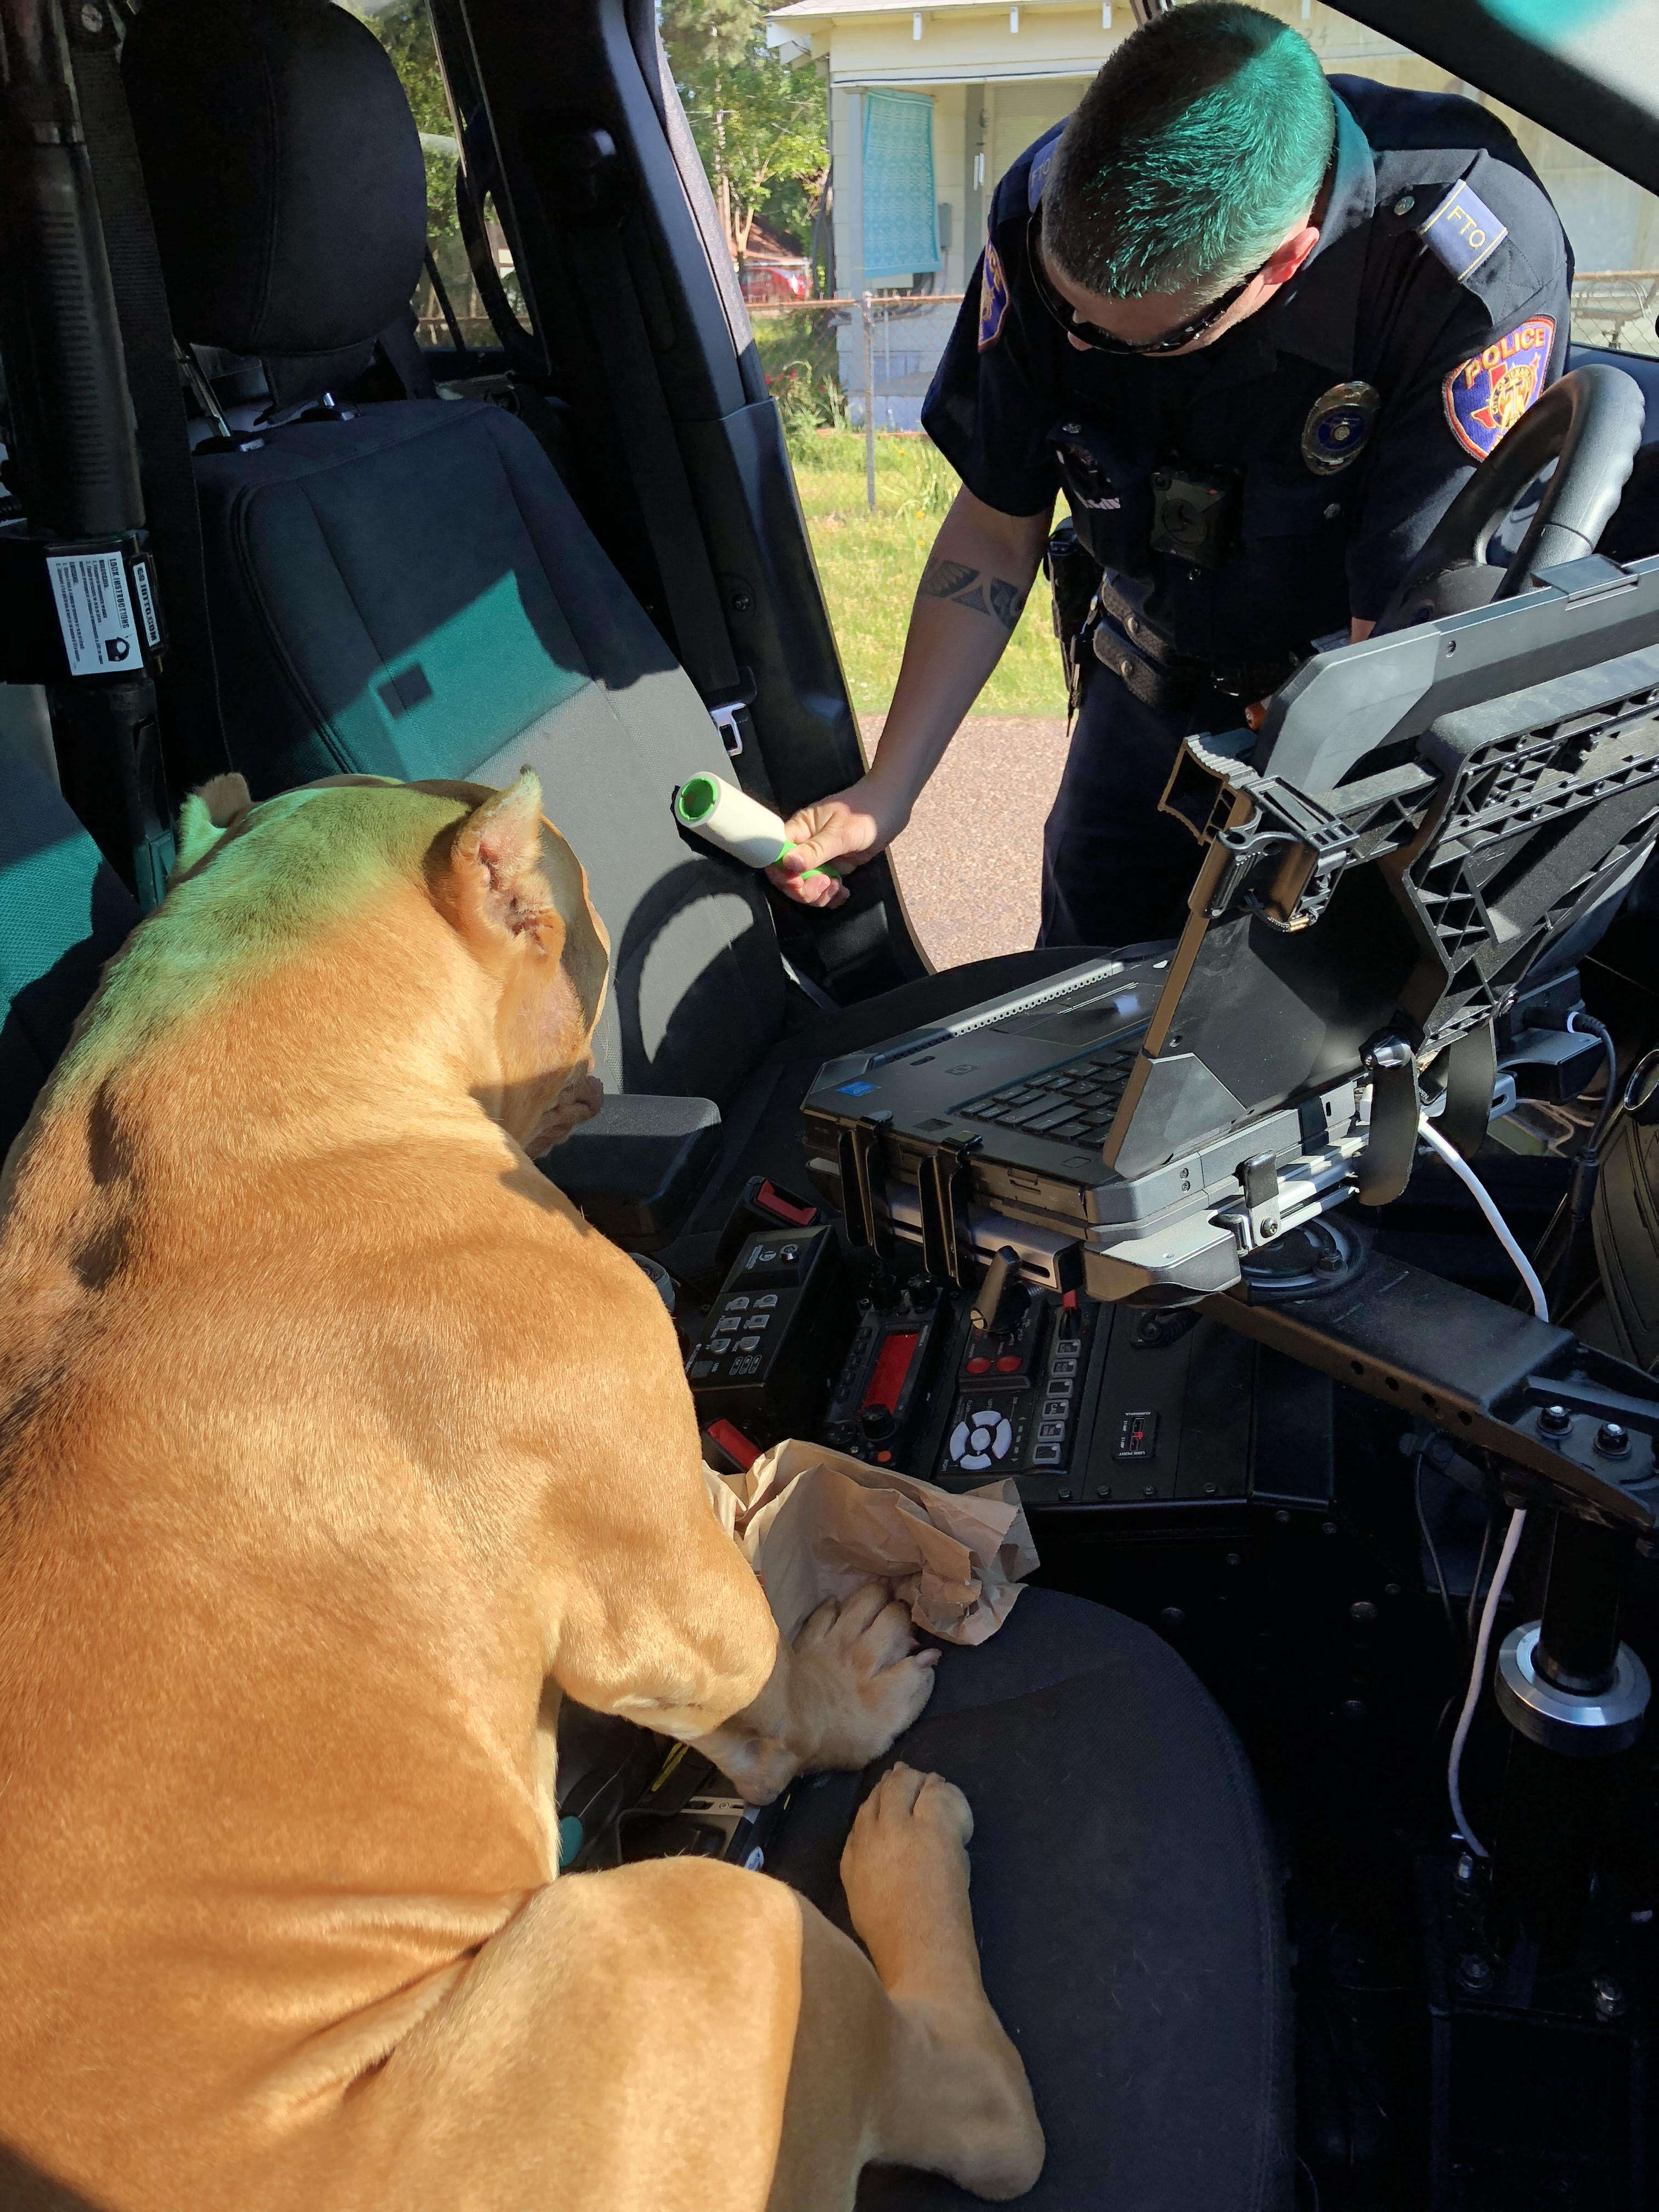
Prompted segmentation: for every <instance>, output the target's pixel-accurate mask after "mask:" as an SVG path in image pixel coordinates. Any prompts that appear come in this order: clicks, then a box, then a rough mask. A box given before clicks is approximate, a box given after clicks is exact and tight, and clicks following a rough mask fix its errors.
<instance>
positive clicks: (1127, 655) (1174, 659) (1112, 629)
mask: <svg viewBox="0 0 1659 2212" xmlns="http://www.w3.org/2000/svg"><path fill="white" fill-rule="evenodd" d="M1089 642H1090V647H1091V650H1092V652H1093V653H1094V656H1095V659H1097V661H1098V662H1099V663H1100V665H1101V666H1102V667H1103V668H1105V669H1109V671H1111V673H1112V674H1113V675H1114V676H1115V677H1116V678H1118V679H1119V681H1120V682H1121V684H1123V685H1124V687H1125V689H1126V690H1129V691H1131V692H1133V695H1134V696H1135V697H1136V698H1137V699H1139V701H1140V702H1141V704H1142V705H1143V706H1146V707H1151V708H1152V709H1153V711H1154V712H1155V713H1158V714H1172V713H1173V714H1178V713H1184V712H1185V711H1186V710H1187V709H1188V708H1192V707H1197V706H1200V705H1202V703H1203V702H1204V701H1205V700H1206V699H1208V698H1212V697H1215V696H1220V697H1223V698H1227V699H1239V700H1243V702H1244V703H1245V704H1246V705H1247V706H1248V705H1249V704H1251V703H1252V702H1254V701H1255V700H1257V699H1265V698H1266V697H1267V695H1268V693H1269V692H1271V691H1276V690H1278V689H1279V685H1280V684H1283V683H1284V682H1285V679H1286V678H1288V677H1289V676H1290V675H1291V672H1292V671H1293V670H1294V669H1295V668H1296V667H1297V665H1298V664H1299V663H1300V662H1301V660H1302V659H1303V655H1302V654H1301V653H1295V652H1291V651H1288V650H1287V651H1285V652H1284V653H1279V654H1277V655H1276V656H1275V657H1273V659H1267V660H1259V661H1249V662H1244V663H1241V664H1238V665H1233V666H1222V665H1217V664H1216V663H1214V662H1213V661H1208V660H1201V659H1197V658H1196V657H1195V656H1194V654H1192V653H1182V652H1180V651H1178V650H1177V648H1176V647H1175V646H1174V645H1172V644H1171V643H1170V640H1169V639H1168V638H1167V637H1165V636H1164V634H1163V632H1162V631H1161V630H1160V629H1158V628H1157V627H1156V625H1155V624H1154V623H1151V622H1149V621H1148V620H1147V618H1146V615H1145V614H1144V613H1143V612H1142V611H1141V610H1140V608H1139V607H1138V606H1137V605H1135V604H1134V602H1133V600H1132V599H1127V598H1126V597H1125V596H1124V594H1123V593H1122V592H1120V591H1119V590H1118V589H1117V588H1116V586H1115V584H1114V582H1113V580H1112V578H1111V577H1110V576H1106V575H1103V576H1102V578H1101V580H1100V590H1099V593H1098V595H1097V599H1096V603H1095V612H1094V615H1093V617H1092V619H1091V624H1090V634H1089Z"/></svg>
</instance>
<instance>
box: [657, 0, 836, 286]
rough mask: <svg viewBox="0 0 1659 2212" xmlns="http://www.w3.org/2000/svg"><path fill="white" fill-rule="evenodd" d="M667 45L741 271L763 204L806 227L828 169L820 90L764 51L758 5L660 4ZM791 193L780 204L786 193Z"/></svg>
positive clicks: (676, 0) (805, 73)
mask: <svg viewBox="0 0 1659 2212" xmlns="http://www.w3.org/2000/svg"><path fill="white" fill-rule="evenodd" d="M660 20H661V24H662V40H663V46H664V47H665V51H666V52H667V55H668V65H669V67H670V68H671V70H672V71H673V73H674V82H675V83H676V84H677V85H678V88H679V94H680V99H681V100H682V102H683V103H684V108H685V113H686V119H687V120H688V122H689V123H690V125H691V135H692V137H693V138H694V139H695V140H696V146H697V151H698V153H699V154H701V155H702V165H703V167H704V169H705V170H706V171H707V172H708V181H709V183H710V184H711V185H713V187H714V199H715V203H716V204H717V205H718V207H719V209H720V221H721V222H722V223H723V224H724V226H725V229H726V245H727V246H728V248H729V249H730V251H731V254H732V259H733V260H734V261H736V262H738V263H739V264H741V262H742V260H743V258H744V254H745V253H746V252H748V249H749V234H750V230H751V229H752V228H754V222H755V216H756V214H757V211H758V210H759V209H760V208H761V207H762V206H763V205H765V206H769V207H770V208H775V209H776V210H777V211H778V212H779V214H780V215H781V216H784V217H785V219H786V220H787V216H788V215H789V214H790V213H792V212H793V210H790V209H789V206H788V200H789V199H790V198H793V197H795V194H796V193H798V194H799V218H798V221H797V223H796V225H795V226H794V227H797V228H810V226H811V219H812V214H813V211H814V210H815V208H816V206H817V202H818V199H819V198H820V197H821V196H822V193H823V186H824V180H825V179H826V177H827V176H828V174H829V113H828V109H827V106H826V103H825V100H824V94H823V86H822V84H821V83H820V82H818V79H817V75H816V74H815V72H814V71H812V70H810V69H791V68H789V67H787V65H786V64H784V63H782V62H781V61H780V60H779V59H778V58H777V57H776V56H775V54H773V53H771V52H769V50H768V48H767V44H766V10H765V8H764V6H763V5H762V4H761V0H661V16H660ZM790 186H793V187H794V191H793V192H789V193H787V196H786V189H785V188H787V187H790Z"/></svg>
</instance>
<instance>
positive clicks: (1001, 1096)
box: [952, 1030, 1146, 1145]
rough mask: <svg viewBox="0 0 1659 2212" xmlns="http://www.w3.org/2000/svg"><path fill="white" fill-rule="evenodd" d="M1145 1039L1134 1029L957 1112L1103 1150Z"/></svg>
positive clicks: (965, 1118) (1032, 1134)
mask: <svg viewBox="0 0 1659 2212" xmlns="http://www.w3.org/2000/svg"><path fill="white" fill-rule="evenodd" d="M1145 1034H1146V1032H1145V1031H1144V1030H1133V1032H1132V1033H1130V1034H1129V1035H1127V1036H1118V1037H1114V1038H1113V1039H1112V1040H1111V1042H1110V1043H1109V1044H1102V1045H1097V1046H1096V1047H1095V1048H1094V1049H1093V1050H1092V1051H1091V1052H1086V1053H1085V1054H1083V1056H1082V1058H1081V1059H1080V1060H1065V1061H1062V1062H1061V1064H1060V1066H1058V1067H1045V1068H1044V1069H1043V1070H1042V1073H1041V1074H1040V1075H1026V1076H1022V1077H1021V1078H1020V1079H1019V1081H1018V1083H1006V1084H1005V1085H1003V1087H1002V1089H1001V1090H1000V1091H987V1093H986V1095H985V1096H984V1097H982V1098H970V1099H969V1101H968V1102H967V1103H966V1104H965V1105H962V1106H957V1107H956V1108H954V1109H952V1110H953V1111H954V1112H955V1113H957V1114H959V1115H961V1116H962V1118H963V1121H987V1122H989V1123H991V1124H993V1125H994V1127H997V1128H1000V1129H1018V1130H1019V1131H1020V1132H1021V1133H1023V1134H1024V1135H1025V1136H1028V1137H1052V1138H1054V1140H1055V1141H1056V1143H1058V1144H1062V1145H1103V1144H1104V1143H1105V1141H1106V1138H1107V1133H1108V1132H1109V1130H1110V1128H1111V1126H1112V1122H1113V1120H1114V1119H1115V1115H1116V1114H1117V1108H1118V1101H1119V1100H1120V1099H1121V1097H1122V1096H1123V1086H1124V1085H1125V1084H1126V1083H1127V1081H1128V1079H1129V1071H1130V1069H1131V1068H1132V1067H1133V1066H1134V1064H1135V1058H1136V1055H1137V1054H1139V1050H1140V1040H1141V1038H1142V1036H1144V1035H1145Z"/></svg>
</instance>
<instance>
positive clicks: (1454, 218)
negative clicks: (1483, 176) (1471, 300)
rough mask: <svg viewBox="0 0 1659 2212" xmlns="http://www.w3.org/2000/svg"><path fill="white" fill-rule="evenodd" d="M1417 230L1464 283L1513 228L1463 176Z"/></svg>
mask: <svg viewBox="0 0 1659 2212" xmlns="http://www.w3.org/2000/svg"><path fill="white" fill-rule="evenodd" d="M1417 234H1418V236H1419V238H1420V239H1421V240H1422V241H1423V243H1424V245H1425V246H1427V247H1428V249H1429V251H1430V252H1431V253H1432V254H1434V255H1435V256H1436V258H1437V259H1439V260H1441V261H1443V262H1444V263H1445V264H1446V266H1447V268H1448V269H1449V270H1451V273H1452V275H1453V276H1455V277H1456V279H1457V280H1458V282H1459V283H1462V282H1463V281H1464V279H1465V278H1466V277H1469V276H1473V275H1474V272H1475V270H1477V269H1478V268H1479V267H1480V264H1481V263H1482V262H1483V261H1485V260H1487V259H1488V258H1490V257H1491V256H1492V254H1494V253H1496V252H1497V251H1498V247H1499V246H1501V245H1502V244H1503V243H1504V240H1505V239H1506V238H1507V237H1508V236H1509V234H1510V232H1509V225H1508V224H1507V223H1503V222H1499V221H1498V217H1497V216H1495V215H1494V214H1493V213H1492V210H1491V209H1490V208H1489V207H1488V206H1487V205H1486V202H1485V200H1483V199H1482V198H1481V197H1480V195H1479V194H1478V193H1476V192H1472V191H1470V190H1469V188H1468V185H1466V184H1464V183H1463V182H1462V179H1459V181H1458V182H1457V183H1456V184H1455V185H1453V186H1452V188H1451V190H1450V191H1449V192H1448V193H1447V195H1446V197H1445V198H1444V199H1443V200H1442V201H1441V203H1440V204H1439V206H1438V207H1437V208H1436V210H1434V213H1433V214H1432V215H1431V216H1430V217H1429V219H1428V221H1427V222H1425V223H1421V224H1419V227H1418V233H1417Z"/></svg>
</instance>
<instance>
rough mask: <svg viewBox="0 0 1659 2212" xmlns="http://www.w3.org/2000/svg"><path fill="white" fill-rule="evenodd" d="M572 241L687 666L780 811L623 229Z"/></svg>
mask: <svg viewBox="0 0 1659 2212" xmlns="http://www.w3.org/2000/svg"><path fill="white" fill-rule="evenodd" d="M563 242H564V244H565V246H566V250H567V251H568V253H569V255H570V258H571V259H572V260H573V261H574V263H575V264H576V266H577V269H578V271H579V273H580V277H581V283H582V298H583V301H584V304H585V305H586V308H587V311H588V314H589V316H590V318H591V320H592V326H593V331H594V335H595V337H596V338H597V339H598V341H599V358H600V361H601V362H602V364H603V366H604V368H605V377H606V380H607V382H608V384H609V386H610V388H611V391H612V392H614V394H615V395H616V398H617V415H618V416H619V417H620V418H621V420H622V422H623V427H624V433H625V435H623V440H622V445H623V455H624V458H625V459H626V462H627V465H628V470H629V475H630V476H631V477H632V478H633V480H634V488H635V493H636V495H637V496H638V501H639V506H640V511H641V514H642V515H643V516H644V519H645V527H646V534H647V537H648V538H650V541H651V550H652V553H653V556H655V559H656V563H657V572H658V574H659V576H660V577H661V579H662V589H663V597H664V599H665V600H666V601H667V604H668V617H669V620H670V622H671V623H672V624H673V628H674V641H675V644H676V646H677V647H678V653H679V659H680V665H681V666H682V667H683V668H684V670H685V672H686V674H687V675H688V676H689V677H690V678H691V681H692V682H693V684H696V687H697V690H698V691H699V692H700V693H701V694H702V702H703V705H704V706H705V707H706V708H708V718H709V720H711V721H712V722H713V723H714V726H715V728H716V729H717V730H718V731H719V732H720V742H721V744H723V745H724V746H725V748H726V754H727V757H729V759H730V760H731V762H732V767H733V769H735V771H736V774H737V778H738V782H739V783H740V784H741V786H742V787H743V788H744V790H745V791H746V792H748V793H750V795H751V796H752V797H753V798H756V799H759V800H760V801H761V802H762V804H763V805H767V806H771V807H774V808H775V807H776V805H777V794H776V793H775V790H774V788H773V785H772V780H771V778H770V777H769V775H767V772H766V764H765V763H764V762H763V760H762V759H761V757H760V750H759V748H758V747H757V745H755V744H753V743H752V742H750V740H751V739H752V737H753V731H752V729H751V728H750V723H749V713H748V709H749V705H750V701H751V699H752V697H753V696H754V681H753V678H752V677H751V676H750V673H749V671H747V670H744V669H740V668H739V667H738V663H737V659H736V656H735V655H734V654H733V653H732V639H731V634H730V632H729V631H728V630H727V629H726V611H725V609H724V607H723V606H722V605H721V604H720V585H719V583H718V582H717V580H716V579H715V575H714V564H713V563H712V562H711V561H710V560H709V557H708V541H707V539H706V538H704V536H703V532H702V519H701V517H700V516H699V515H698V513H697V508H696V501H695V500H694V499H693V498H692V496H691V481H690V477H688V476H687V474H686V469H685V459H684V455H683V454H682V453H681V452H680V443H679V440H678V437H677V436H676V435H675V433H674V422H673V417H672V416H671V415H670V413H669V411H668V402H667V400H666V399H665V398H664V396H663V389H662V386H661V385H660V383H659V381H658V380H657V378H656V376H655V375H654V374H653V369H652V362H653V349H652V345H651V339H650V335H649V333H648V332H647V329H646V325H645V317H644V315H643V313H641V308H640V303H639V300H638V297H637V295H635V290H634V285H633V281H632V278H631V276H630V274H629V264H628V257H627V254H626V252H625V251H624V250H623V237H622V228H621V225H620V224H617V225H616V226H614V227H603V228H602V227H592V228H582V227H580V226H574V225H573V226H572V228H571V229H570V230H569V231H568V233H567V234H566V236H565V240H564V241H563Z"/></svg>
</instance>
